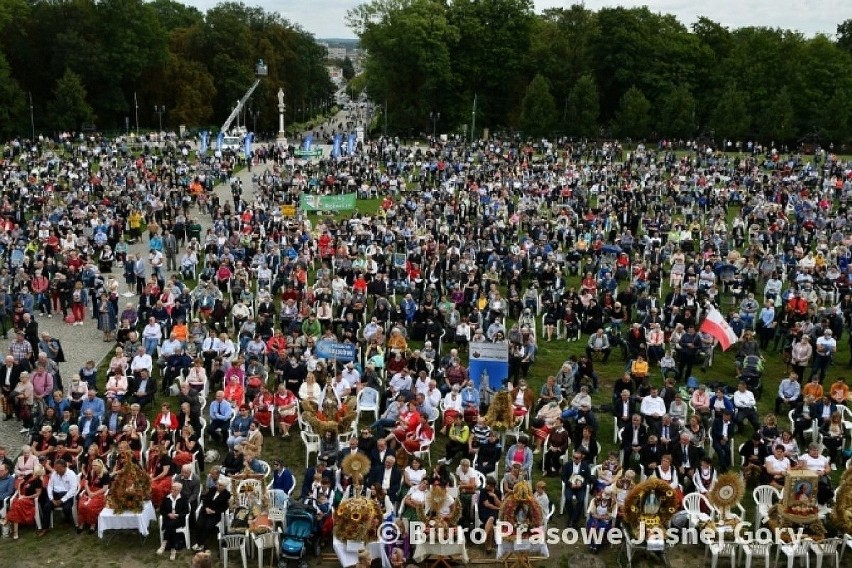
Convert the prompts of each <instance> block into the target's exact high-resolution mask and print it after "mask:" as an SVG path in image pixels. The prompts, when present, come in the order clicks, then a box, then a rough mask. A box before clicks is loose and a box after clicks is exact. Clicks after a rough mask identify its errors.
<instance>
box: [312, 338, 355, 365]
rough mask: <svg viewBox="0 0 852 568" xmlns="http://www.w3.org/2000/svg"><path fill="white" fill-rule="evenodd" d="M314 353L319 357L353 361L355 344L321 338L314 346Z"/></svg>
mask: <svg viewBox="0 0 852 568" xmlns="http://www.w3.org/2000/svg"><path fill="white" fill-rule="evenodd" d="M314 353H315V354H316V356H317V357H319V358H320V359H326V360H329V361H330V360H332V359H336V360H337V361H343V362H347V361H354V360H355V357H356V352H355V346H354V345H353V344H351V343H341V342H339V341H334V340H332V339H321V340H320V341H318V342H317V344H316V347H315V348H314Z"/></svg>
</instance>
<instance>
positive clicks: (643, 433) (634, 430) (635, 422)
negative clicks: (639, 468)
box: [621, 414, 648, 469]
mask: <svg viewBox="0 0 852 568" xmlns="http://www.w3.org/2000/svg"><path fill="white" fill-rule="evenodd" d="M647 440H648V428H647V427H646V426H645V425H644V424H642V417H641V416H640V415H638V414H634V415H633V416H632V417H631V418H630V425H629V426H627V427H626V428H625V429H624V430H623V431H622V432H621V450H622V452H623V456H624V464H623V467H624V468H625V469H627V468H631V469H632V467H633V466H634V464H633V460H632V456H633V454H638V453H639V452H640V451H641V450H642V446H644V445H645V442H646V441H647ZM635 465H638V464H635Z"/></svg>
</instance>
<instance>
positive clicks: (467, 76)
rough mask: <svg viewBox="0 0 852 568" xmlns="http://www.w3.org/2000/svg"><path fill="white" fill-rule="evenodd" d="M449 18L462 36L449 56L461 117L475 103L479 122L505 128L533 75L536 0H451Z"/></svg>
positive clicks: (459, 115) (467, 112)
mask: <svg viewBox="0 0 852 568" xmlns="http://www.w3.org/2000/svg"><path fill="white" fill-rule="evenodd" d="M447 17H448V20H449V23H450V25H452V26H453V27H454V28H455V29H457V30H459V32H460V33H463V34H464V35H463V37H464V41H457V42H455V43H454V44H453V46H452V49H451V52H450V58H451V61H452V72H453V76H454V85H458V86H459V89H458V90H456V91H455V92H456V93H457V94H458V95H459V96H457V97H455V101H456V103H457V104H456V105H454V106H455V108H456V110H457V111H458V112H457V116H458V118H459V119H461V118H466V117H468V116H470V114H469V112H470V110H469V109H470V106H469V105H470V103H471V102H472V101H473V99H474V97H476V100H477V116H478V118H477V123H478V124H480V125H482V126H486V127H491V128H497V127H500V126H506V125H507V124H508V123H510V122H512V115H513V114H514V113H515V111H516V109H517V108H518V106H519V103H520V101H521V99H522V98H523V97H524V85H527V84H528V82H529V80H530V79H531V78H532V74H531V73H530V72H529V69H528V68H527V66H526V61H527V54H528V52H529V48H530V41H531V39H530V36H531V33H532V30H533V21H534V18H535V15H534V13H533V3H532V0H453V1H452V2H450V3H449V8H448V9H447Z"/></svg>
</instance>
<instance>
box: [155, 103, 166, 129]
mask: <svg viewBox="0 0 852 568" xmlns="http://www.w3.org/2000/svg"><path fill="white" fill-rule="evenodd" d="M154 112H156V113H157V117H158V118H159V119H160V132H162V131H163V113H164V112H166V105H154Z"/></svg>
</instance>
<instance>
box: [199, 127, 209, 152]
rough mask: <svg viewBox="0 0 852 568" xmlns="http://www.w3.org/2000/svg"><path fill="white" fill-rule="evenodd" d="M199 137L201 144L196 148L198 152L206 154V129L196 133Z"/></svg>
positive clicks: (207, 133) (207, 140)
mask: <svg viewBox="0 0 852 568" xmlns="http://www.w3.org/2000/svg"><path fill="white" fill-rule="evenodd" d="M198 137H199V138H200V139H201V145H200V146H199V148H198V152H199V154H206V153H207V147H208V144H210V133H209V132H208V131H206V130H205V131H204V132H202V133H200V134H199V135H198Z"/></svg>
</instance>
